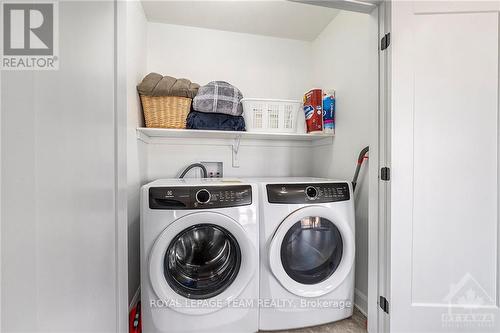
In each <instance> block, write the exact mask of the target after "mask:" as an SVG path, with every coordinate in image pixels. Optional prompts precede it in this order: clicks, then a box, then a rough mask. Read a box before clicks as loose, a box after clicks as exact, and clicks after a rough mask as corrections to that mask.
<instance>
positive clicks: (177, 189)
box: [149, 185, 252, 210]
mask: <svg viewBox="0 0 500 333" xmlns="http://www.w3.org/2000/svg"><path fill="white" fill-rule="evenodd" d="M250 204H252V187H251V186H250V185H233V186H172V187H151V188H149V208H151V209H167V210H168V209H170V210H180V209H208V208H225V207H237V206H246V205H250Z"/></svg>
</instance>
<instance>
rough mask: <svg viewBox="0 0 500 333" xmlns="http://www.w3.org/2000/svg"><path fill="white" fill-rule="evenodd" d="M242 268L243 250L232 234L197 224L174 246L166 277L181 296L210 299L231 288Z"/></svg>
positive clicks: (169, 252)
mask: <svg viewBox="0 0 500 333" xmlns="http://www.w3.org/2000/svg"><path fill="white" fill-rule="evenodd" d="M240 265H241V251H240V247H239V245H238V242H237V241H236V239H235V238H234V236H233V235H232V234H231V233H230V232H229V231H227V230H226V229H224V228H223V227H221V226H217V225H213V224H197V225H193V226H191V227H190V228H188V229H185V230H184V231H182V232H180V233H179V234H178V235H177V236H175V237H174V238H173V239H172V241H171V242H170V245H169V247H168V249H167V252H166V254H165V258H164V275H165V279H166V280H167V282H168V284H169V285H170V287H171V288H172V289H173V290H175V292H177V293H178V294H179V295H182V296H184V297H186V298H190V299H207V298H211V297H214V296H217V295H219V294H220V293H222V292H223V291H224V290H226V289H227V288H228V287H229V286H230V285H231V283H232V282H233V281H234V279H235V278H236V276H237V275H238V271H239V269H240Z"/></svg>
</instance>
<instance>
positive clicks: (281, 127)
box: [241, 98, 302, 133]
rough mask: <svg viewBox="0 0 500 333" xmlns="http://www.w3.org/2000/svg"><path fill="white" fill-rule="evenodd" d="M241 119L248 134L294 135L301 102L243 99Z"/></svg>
mask: <svg viewBox="0 0 500 333" xmlns="http://www.w3.org/2000/svg"><path fill="white" fill-rule="evenodd" d="M241 103H242V104H243V117H244V118H245V125H246V128H247V131H248V132H268V133H296V132H297V117H298V115H299V112H300V111H301V110H302V107H301V106H302V102H301V101H292V100H284V99H262V98H243V99H242V100H241Z"/></svg>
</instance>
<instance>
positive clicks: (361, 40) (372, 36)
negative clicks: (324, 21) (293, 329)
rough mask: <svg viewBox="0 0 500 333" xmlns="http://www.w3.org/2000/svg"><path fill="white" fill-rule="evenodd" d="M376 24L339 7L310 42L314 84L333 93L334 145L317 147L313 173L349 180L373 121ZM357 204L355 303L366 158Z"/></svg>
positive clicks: (362, 275)
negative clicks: (335, 96)
mask: <svg viewBox="0 0 500 333" xmlns="http://www.w3.org/2000/svg"><path fill="white" fill-rule="evenodd" d="M377 34H378V26H377V19H376V17H374V16H370V15H366V14H359V13H352V12H345V11H341V12H340V13H339V14H338V15H337V17H336V18H335V19H334V20H333V21H332V22H331V23H330V25H328V27H327V28H326V29H325V30H324V31H323V32H322V33H321V34H320V35H319V36H318V38H317V39H316V40H315V41H314V42H313V44H312V51H313V55H314V75H313V79H314V81H313V82H314V85H315V86H318V87H322V88H324V89H330V88H333V89H335V90H336V93H337V99H336V102H337V114H336V122H337V123H336V135H335V138H334V142H333V146H332V147H329V146H323V147H319V148H317V149H316V151H315V159H316V160H317V161H318V163H315V164H314V170H313V173H314V175H315V176H322V177H330V178H337V179H346V180H352V177H353V174H354V170H355V167H356V161H357V157H358V154H359V152H360V151H361V149H362V148H363V147H365V146H369V145H370V141H371V140H372V138H373V131H374V130H376V127H375V125H376V123H377V103H378V91H377V89H378V88H377V86H378V56H377V53H378V45H377V40H378V36H377ZM355 204H356V303H357V304H358V305H359V306H360V307H362V308H363V310H365V311H366V295H368V163H366V165H364V167H363V168H362V170H361V174H360V177H359V179H358V189H357V191H356V194H355Z"/></svg>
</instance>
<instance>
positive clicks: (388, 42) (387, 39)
mask: <svg viewBox="0 0 500 333" xmlns="http://www.w3.org/2000/svg"><path fill="white" fill-rule="evenodd" d="M389 45H391V33H390V32H389V33H387V34H385V36H384V37H383V38H382V40H381V41H380V50H381V51H383V50H385V49H386V48H388V47H389Z"/></svg>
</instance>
